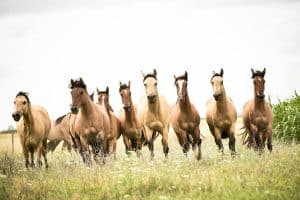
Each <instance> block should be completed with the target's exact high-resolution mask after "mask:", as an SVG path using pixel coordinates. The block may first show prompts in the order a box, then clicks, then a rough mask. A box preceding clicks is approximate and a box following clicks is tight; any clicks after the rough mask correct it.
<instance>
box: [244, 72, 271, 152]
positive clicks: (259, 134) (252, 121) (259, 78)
mask: <svg viewBox="0 0 300 200" xmlns="http://www.w3.org/2000/svg"><path fill="white" fill-rule="evenodd" d="M251 72H252V77H251V78H252V79H253V85H254V98H253V99H252V100H249V101H248V102H246V103H245V105H244V107H243V124H244V128H245V135H244V138H243V139H244V141H243V143H244V144H246V143H248V145H247V146H248V147H254V148H255V149H259V150H260V153H262V152H263V150H264V148H265V142H266V140H267V147H268V149H269V151H270V152H272V123H273V112H272V108H271V106H270V105H269V103H267V102H266V101H265V94H264V91H265V79H264V76H265V73H266V68H264V69H263V71H259V70H255V71H254V70H253V69H252V68H251ZM247 136H248V137H247ZM246 138H247V139H246Z"/></svg>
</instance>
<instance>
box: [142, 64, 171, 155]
mask: <svg viewBox="0 0 300 200" xmlns="http://www.w3.org/2000/svg"><path fill="white" fill-rule="evenodd" d="M142 75H143V83H144V86H145V92H146V95H145V96H144V97H142V98H141V100H140V103H139V105H138V116H139V119H140V121H141V122H142V124H143V126H144V128H145V144H148V148H149V150H150V153H151V157H152V158H153V157H154V145H153V143H154V140H155V138H156V137H157V134H158V133H160V134H161V135H162V145H163V152H164V154H165V157H167V156H168V153H169V146H168V132H169V112H170V106H169V104H168V103H167V101H166V99H165V98H164V97H163V96H162V95H159V94H158V90H157V72H156V70H155V69H154V70H153V73H149V74H146V75H145V74H144V73H143V72H142Z"/></svg>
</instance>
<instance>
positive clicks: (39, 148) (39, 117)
mask: <svg viewBox="0 0 300 200" xmlns="http://www.w3.org/2000/svg"><path fill="white" fill-rule="evenodd" d="M14 106H15V111H14V112H13V114H12V117H13V119H14V120H15V121H16V122H18V124H17V132H18V134H19V137H20V142H21V145H22V149H23V154H24V158H25V167H26V168H28V166H29V153H30V158H31V163H30V167H32V168H33V167H35V164H34V153H35V152H37V164H38V167H40V168H41V167H42V161H41V156H42V155H43V157H44V162H45V167H46V168H48V161H47V156H46V154H47V137H48V134H49V131H50V127H51V122H50V118H49V115H48V112H47V111H46V109H45V108H43V107H41V106H34V105H31V102H30V100H29V97H28V94H27V93H25V92H22V91H20V92H19V93H18V94H17V95H16V97H15V101H14Z"/></svg>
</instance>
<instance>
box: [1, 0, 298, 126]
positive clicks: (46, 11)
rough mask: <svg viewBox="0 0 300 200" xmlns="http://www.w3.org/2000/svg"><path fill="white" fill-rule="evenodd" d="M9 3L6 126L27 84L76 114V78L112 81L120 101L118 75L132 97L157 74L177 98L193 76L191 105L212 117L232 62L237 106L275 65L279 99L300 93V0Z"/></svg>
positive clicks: (230, 81) (45, 102) (229, 83)
mask: <svg viewBox="0 0 300 200" xmlns="http://www.w3.org/2000/svg"><path fill="white" fill-rule="evenodd" d="M200 2H201V3H199V2H198V1H196V0H195V1H179V0H177V1H171V0H167V1H138V0H131V1H117V0H114V1H108V0H107V1H101V2H100V3H99V2H98V1H79V0H75V1H71V0H68V1H60V0H52V1H50V0H40V1H35V0H27V1H22V0H0V85H1V93H0V130H2V129H6V128H7V127H8V126H9V125H15V122H14V121H13V119H12V117H11V114H12V112H13V110H14V107H13V101H14V98H15V95H16V94H17V93H18V92H19V91H20V90H23V91H27V92H29V93H30V96H29V97H30V99H31V102H32V104H35V105H41V106H44V107H45V108H46V109H47V110H48V112H49V115H50V117H51V118H52V119H55V118H57V117H59V116H60V115H62V114H65V113H67V112H69V105H70V103H71V98H70V97H71V95H70V89H69V88H68V85H69V82H70V79H71V78H78V77H82V78H83V80H84V81H85V82H86V84H87V87H88V90H89V92H90V93H91V92H92V91H94V90H95V89H96V87H99V89H105V87H106V86H107V85H108V86H109V87H110V93H111V97H110V99H111V104H112V106H113V108H114V109H115V110H117V111H118V110H119V109H120V106H121V98H120V95H119V93H118V86H119V81H122V82H127V81H128V80H131V86H132V93H133V101H134V102H135V103H138V100H139V98H140V97H141V96H142V95H144V93H145V92H144V88H143V84H142V75H141V73H140V70H143V72H144V73H148V72H152V70H153V68H156V69H157V71H158V89H159V93H160V94H162V95H164V96H166V98H167V100H168V101H169V103H170V104H173V103H175V101H176V90H175V86H174V79H173V75H174V74H175V75H176V76H178V75H181V74H183V73H184V71H185V70H186V71H188V73H189V86H188V87H189V94H190V98H191V101H192V103H194V104H195V105H196V107H197V108H198V109H199V111H200V115H201V116H202V117H204V115H205V103H206V100H207V99H208V98H210V97H211V96H212V89H211V85H210V78H211V74H212V71H213V70H215V71H219V70H220V68H221V67H222V68H223V69H224V84H225V88H226V92H227V95H229V96H231V98H232V99H233V101H234V103H235V105H236V109H237V111H238V113H241V111H242V106H243V104H244V103H245V102H246V101H247V100H248V99H250V98H252V97H253V85H252V80H251V79H250V77H251V71H250V68H251V67H253V68H256V69H263V67H266V69H267V73H266V77H265V78H266V90H265V94H266V95H270V96H271V98H272V99H273V101H275V102H276V100H277V98H280V99H281V100H283V99H286V98H288V97H290V96H291V95H292V94H293V91H294V90H297V91H298V92H299V91H300V79H299V74H300V14H299V13H300V2H299V1H286V0H277V1H271V0H270V1H267V0H266V1H261V0H260V1H250V0H241V1H237V0H229V1H222V0H211V1H207V2H206V1H200Z"/></svg>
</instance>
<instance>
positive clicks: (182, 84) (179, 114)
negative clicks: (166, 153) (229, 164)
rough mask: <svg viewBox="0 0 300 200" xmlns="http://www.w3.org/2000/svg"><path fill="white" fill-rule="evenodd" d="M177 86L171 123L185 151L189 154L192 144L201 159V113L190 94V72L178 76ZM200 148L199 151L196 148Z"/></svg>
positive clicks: (197, 156)
mask: <svg viewBox="0 0 300 200" xmlns="http://www.w3.org/2000/svg"><path fill="white" fill-rule="evenodd" d="M174 79H175V86H176V89H177V97H178V98H177V102H176V104H175V105H174V106H173V107H172V111H171V117H170V121H171V125H172V127H173V130H174V132H175V133H176V136H177V139H178V141H179V144H180V146H181V147H183V153H184V154H185V155H187V152H188V151H189V148H190V144H191V145H192V148H193V151H194V152H195V155H196V158H197V160H200V159H201V139H200V128H199V125H200V115H199V112H198V111H197V109H196V108H195V106H194V105H193V104H191V102H190V98H189V94H188V89H187V86H188V73H187V72H185V73H184V75H182V76H179V77H176V76H175V75H174ZM197 148H198V153H197V152H196V149H197Z"/></svg>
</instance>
